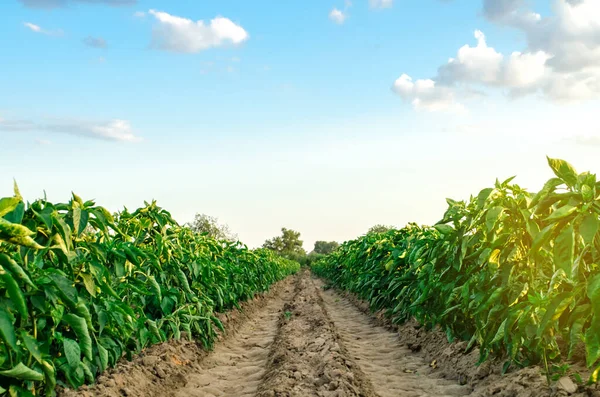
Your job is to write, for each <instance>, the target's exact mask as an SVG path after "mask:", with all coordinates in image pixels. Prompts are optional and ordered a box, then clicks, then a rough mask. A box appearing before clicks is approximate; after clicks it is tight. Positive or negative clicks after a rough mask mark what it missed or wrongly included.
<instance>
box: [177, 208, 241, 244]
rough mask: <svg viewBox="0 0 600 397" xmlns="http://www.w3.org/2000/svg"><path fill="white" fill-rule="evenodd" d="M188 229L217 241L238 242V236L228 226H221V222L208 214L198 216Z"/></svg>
mask: <svg viewBox="0 0 600 397" xmlns="http://www.w3.org/2000/svg"><path fill="white" fill-rule="evenodd" d="M188 227H189V228H190V229H192V230H193V231H195V232H196V233H200V234H207V235H209V236H210V237H212V238H214V239H216V240H227V241H236V240H237V239H238V236H237V234H235V233H233V232H232V231H231V230H230V229H229V226H227V225H226V224H219V220H218V219H217V218H215V217H213V216H209V215H206V214H196V216H195V217H194V221H193V222H192V223H189V224H188Z"/></svg>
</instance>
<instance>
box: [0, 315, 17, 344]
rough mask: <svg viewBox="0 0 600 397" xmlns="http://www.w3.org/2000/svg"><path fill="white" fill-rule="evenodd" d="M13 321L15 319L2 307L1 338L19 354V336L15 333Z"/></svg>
mask: <svg viewBox="0 0 600 397" xmlns="http://www.w3.org/2000/svg"><path fill="white" fill-rule="evenodd" d="M13 321H14V319H13V318H12V316H11V315H10V313H8V312H7V311H6V310H5V309H4V308H3V307H1V306H0V336H1V337H2V340H3V341H4V343H6V345H7V346H9V347H10V348H11V349H13V350H14V351H15V352H19V348H18V347H17V334H16V333H15V326H14V324H13Z"/></svg>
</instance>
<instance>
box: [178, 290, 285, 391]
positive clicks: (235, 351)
mask: <svg viewBox="0 0 600 397" xmlns="http://www.w3.org/2000/svg"><path fill="white" fill-rule="evenodd" d="M293 288H294V286H293V285H288V286H287V289H286V290H285V291H284V293H283V294H282V295H281V296H279V297H277V298H275V299H273V300H272V301H270V302H269V303H268V304H267V305H266V306H265V307H263V308H262V309H260V310H259V311H257V312H256V313H255V314H254V315H253V317H252V318H251V319H250V320H249V321H248V322H246V323H245V324H243V325H242V326H241V327H240V328H239V329H238V331H237V333H236V334H235V335H233V336H231V337H230V338H228V339H226V340H225V341H223V342H222V343H219V344H217V346H216V347H215V349H214V351H213V352H211V353H210V354H209V355H208V357H206V359H205V360H204V361H203V362H202V364H201V365H202V368H201V369H200V370H198V371H197V372H194V373H191V374H189V375H188V379H187V384H186V385H185V386H184V387H182V388H180V389H178V390H176V391H174V392H173V393H171V396H173V397H193V396H197V397H220V396H228V397H229V396H231V397H233V396H236V397H245V396H254V395H255V394H256V391H257V388H258V385H259V384H260V382H261V379H262V377H263V375H264V372H265V367H266V363H267V360H268V357H269V352H270V348H271V345H272V343H273V340H274V338H275V335H276V334H277V329H278V324H277V322H278V319H279V315H280V313H281V310H282V307H283V305H284V302H286V301H287V300H289V299H290V298H291V293H292V291H293Z"/></svg>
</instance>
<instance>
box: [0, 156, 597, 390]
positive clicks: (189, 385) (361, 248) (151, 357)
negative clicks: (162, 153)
mask: <svg viewBox="0 0 600 397" xmlns="http://www.w3.org/2000/svg"><path fill="white" fill-rule="evenodd" d="M548 164H549V166H550V168H551V169H552V170H553V172H554V173H555V175H556V177H555V178H552V179H550V180H549V181H548V182H547V183H546V184H545V185H544V187H543V189H542V190H541V191H540V192H538V193H536V194H530V193H528V192H527V191H526V190H524V189H522V188H521V187H520V186H518V185H515V184H513V183H512V178H511V179H509V180H506V181H503V182H500V181H497V182H496V184H495V185H494V187H492V188H487V189H483V190H482V191H481V192H480V193H479V194H478V195H477V196H474V197H472V198H471V199H470V200H469V201H468V202H459V201H454V200H450V199H449V200H448V204H449V208H448V210H447V211H446V213H445V214H444V215H443V218H442V219H441V221H440V222H439V223H438V224H436V225H434V226H433V227H427V226H418V225H415V224H411V225H408V226H407V227H405V228H403V229H399V230H398V229H393V228H390V229H387V230H381V231H370V232H368V233H367V234H366V235H363V236H361V237H359V238H358V239H356V240H351V241H347V242H345V243H344V244H342V245H341V246H339V247H337V248H335V249H334V250H333V251H332V252H331V253H330V254H328V255H325V256H322V257H320V259H318V260H317V261H316V262H313V263H312V266H311V268H307V267H304V268H302V269H301V267H300V264H299V263H298V262H296V261H293V260H291V259H286V258H285V257H284V256H281V255H279V254H277V253H275V251H273V250H270V249H266V248H260V249H255V250H250V249H248V248H247V247H245V246H243V245H242V244H240V243H238V242H232V241H227V240H217V239H214V238H212V237H209V236H208V235H206V234H199V233H197V232H194V231H193V230H192V229H190V228H189V227H188V226H180V225H178V224H177V222H175V221H174V220H173V219H172V217H171V215H170V214H169V212H167V211H165V210H164V209H162V208H160V207H158V206H157V204H156V203H155V202H152V203H145V206H144V207H142V208H139V209H138V210H136V211H133V212H129V211H128V210H126V209H125V210H123V211H122V212H119V213H117V214H110V213H109V212H108V211H107V210H106V209H104V208H103V207H99V206H96V204H95V203H94V202H93V201H85V202H84V201H83V200H82V199H81V198H79V197H78V196H77V195H75V194H73V198H72V199H71V200H70V201H69V202H68V203H59V204H52V203H49V202H47V201H46V200H37V201H35V202H33V203H30V204H25V202H24V200H23V198H22V197H21V195H20V192H19V189H18V188H17V186H16V185H15V189H14V196H12V197H7V198H3V199H2V200H0V216H1V218H0V227H1V229H0V265H1V266H2V267H1V268H0V270H1V274H0V276H1V279H0V299H1V300H0V337H1V341H2V344H1V348H2V350H1V353H2V354H3V355H2V357H1V358H2V359H1V360H0V365H1V368H2V369H1V370H0V382H1V383H0V387H1V388H2V389H0V392H2V393H4V394H6V395H9V396H38V395H40V396H44V395H45V396H53V395H59V396H64V397H91V396H104V397H116V396H173V397H184V396H260V397H266V396H379V397H388V396H390V397H391V396H398V395H402V396H404V395H406V396H472V397H479V396H492V395H497V396H507V397H508V396H515V397H529V396H532V397H533V396H559V395H574V396H580V397H583V396H596V395H597V394H598V392H599V391H598V390H596V387H597V377H598V373H599V372H600V367H599V366H598V365H599V364H598V360H599V358H600V347H599V343H598V339H597V337H598V335H599V332H598V331H599V330H600V328H598V317H597V316H598V310H597V302H598V299H600V295H598V294H599V291H600V284H599V281H598V280H600V274H599V273H598V272H599V271H600V269H599V268H598V265H597V263H599V262H598V260H599V259H600V258H599V252H600V240H599V238H598V235H599V233H598V231H599V230H598V228H599V223H598V222H599V219H598V213H599V210H600V207H599V206H598V203H597V198H598V192H597V189H598V188H600V184H599V183H598V182H597V181H596V179H595V175H593V174H590V173H587V172H584V173H579V174H578V173H577V172H576V171H575V169H574V168H573V167H572V166H571V165H570V164H569V163H567V162H565V161H562V160H555V159H548ZM284 232H285V229H284ZM292 234H293V233H292ZM268 242H269V241H268ZM276 242H277V239H274V240H273V244H275V243H276Z"/></svg>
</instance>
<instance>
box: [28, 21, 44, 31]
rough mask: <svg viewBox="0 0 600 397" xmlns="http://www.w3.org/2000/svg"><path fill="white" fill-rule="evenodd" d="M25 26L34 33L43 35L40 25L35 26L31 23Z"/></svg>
mask: <svg viewBox="0 0 600 397" xmlns="http://www.w3.org/2000/svg"><path fill="white" fill-rule="evenodd" d="M23 25H25V26H26V27H28V28H29V29H31V30H32V31H34V32H38V33H41V31H42V28H40V27H39V26H38V25H34V24H32V23H30V22H25V23H24V24H23Z"/></svg>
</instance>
